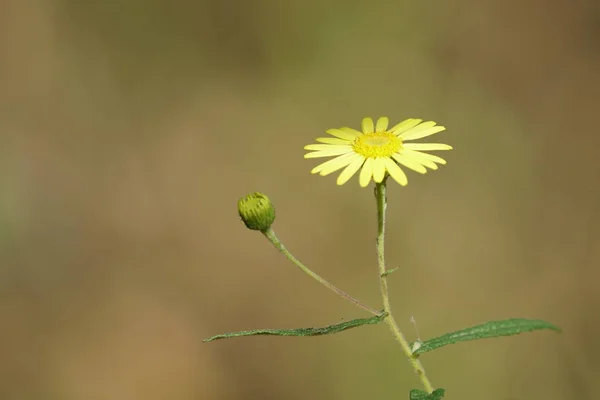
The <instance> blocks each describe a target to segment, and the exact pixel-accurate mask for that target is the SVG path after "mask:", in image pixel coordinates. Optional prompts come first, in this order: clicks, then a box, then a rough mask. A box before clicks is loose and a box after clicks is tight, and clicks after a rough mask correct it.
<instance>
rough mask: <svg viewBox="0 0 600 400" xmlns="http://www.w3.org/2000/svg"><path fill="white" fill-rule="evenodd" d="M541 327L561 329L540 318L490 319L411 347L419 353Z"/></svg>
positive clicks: (558, 330)
mask: <svg viewBox="0 0 600 400" xmlns="http://www.w3.org/2000/svg"><path fill="white" fill-rule="evenodd" d="M541 329H550V330H553V331H556V332H560V331H561V330H560V328H558V327H557V326H555V325H553V324H551V323H549V322H546V321H542V320H539V319H524V318H512V319H506V320H502V321H490V322H486V323H485V324H481V325H476V326H473V327H470V328H466V329H462V330H460V331H455V332H450V333H447V334H445V335H442V336H438V337H436V338H433V339H429V340H426V341H424V342H422V343H420V344H419V343H418V342H417V343H412V344H411V348H412V349H414V350H413V354H415V355H418V354H422V353H427V352H428V351H432V350H435V349H437V348H439V347H443V346H446V345H449V344H454V343H458V342H466V341H469V340H479V339H487V338H493V337H499V336H512V335H518V334H519V333H523V332H532V331H537V330H541Z"/></svg>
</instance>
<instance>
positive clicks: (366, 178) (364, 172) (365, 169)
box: [358, 158, 373, 187]
mask: <svg viewBox="0 0 600 400" xmlns="http://www.w3.org/2000/svg"><path fill="white" fill-rule="evenodd" d="M372 176H373V159H372V158H367V160H366V161H365V163H364V164H363V166H362V169H361V170H360V176H359V180H358V183H359V184H360V186H361V187H367V186H368V185H369V182H370V181H371V177H372Z"/></svg>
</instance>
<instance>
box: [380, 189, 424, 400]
mask: <svg viewBox="0 0 600 400" xmlns="http://www.w3.org/2000/svg"><path fill="white" fill-rule="evenodd" d="M385 185H386V182H385V179H384V180H383V181H382V182H381V183H377V184H376V186H375V198H376V199H377V264H378V266H379V286H380V288H381V299H382V300H383V311H384V312H386V313H387V316H386V317H385V320H384V321H385V322H386V323H387V325H388V326H389V327H390V330H391V331H392V334H393V335H394V337H395V338H396V340H398V342H399V343H400V347H402V351H403V352H404V354H405V355H406V357H407V358H408V361H409V362H410V364H411V365H412V367H413V369H414V370H415V372H416V374H417V375H418V376H419V378H420V379H421V383H423V386H424V387H425V390H426V391H427V392H428V393H431V392H433V386H432V385H431V382H429V379H428V378H427V375H426V374H425V369H424V368H423V365H422V364H421V361H419V358H418V356H415V355H413V354H412V350H411V349H410V345H409V343H408V341H407V340H406V338H405V337H404V334H403V333H402V331H400V328H399V327H398V324H397V323H396V320H395V319H394V316H393V314H392V309H391V306H390V296H389V293H388V284H387V275H388V274H387V273H386V269H385V255H384V238H385V209H386V206H387V199H386V194H385V192H386V186H385Z"/></svg>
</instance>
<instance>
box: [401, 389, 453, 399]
mask: <svg viewBox="0 0 600 400" xmlns="http://www.w3.org/2000/svg"><path fill="white" fill-rule="evenodd" d="M445 394H446V390H445V389H435V390H434V391H433V392H431V393H427V392H426V391H424V390H419V389H413V390H411V391H410V400H440V399H441V398H443V397H444V395H445Z"/></svg>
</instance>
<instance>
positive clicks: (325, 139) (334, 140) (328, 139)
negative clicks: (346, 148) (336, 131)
mask: <svg viewBox="0 0 600 400" xmlns="http://www.w3.org/2000/svg"><path fill="white" fill-rule="evenodd" d="M317 142H319V143H327V144H350V143H351V141H349V140H346V139H339V138H335V137H320V138H317Z"/></svg>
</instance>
